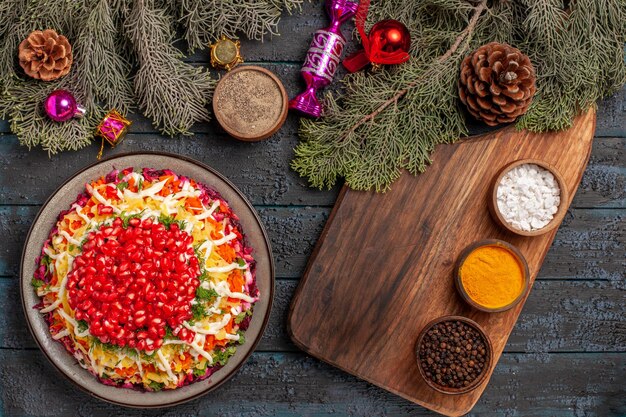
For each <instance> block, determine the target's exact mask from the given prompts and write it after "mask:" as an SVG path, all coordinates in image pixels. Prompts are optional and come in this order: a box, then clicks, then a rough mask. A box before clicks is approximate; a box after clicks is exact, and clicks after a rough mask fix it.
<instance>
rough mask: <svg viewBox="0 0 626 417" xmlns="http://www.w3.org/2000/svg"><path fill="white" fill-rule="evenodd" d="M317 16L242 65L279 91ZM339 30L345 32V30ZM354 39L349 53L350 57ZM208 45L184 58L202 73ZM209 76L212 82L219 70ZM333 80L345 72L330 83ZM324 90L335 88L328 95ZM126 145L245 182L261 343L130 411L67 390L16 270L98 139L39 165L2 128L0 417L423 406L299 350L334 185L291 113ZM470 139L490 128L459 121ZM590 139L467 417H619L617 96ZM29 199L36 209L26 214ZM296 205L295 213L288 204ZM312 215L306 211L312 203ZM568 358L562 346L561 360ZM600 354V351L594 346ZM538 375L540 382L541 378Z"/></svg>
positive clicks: (407, 416)
mask: <svg viewBox="0 0 626 417" xmlns="http://www.w3.org/2000/svg"><path fill="white" fill-rule="evenodd" d="M327 23H328V19H327V16H326V15H325V12H324V10H323V8H322V7H321V6H320V2H306V3H304V5H303V13H302V14H299V13H295V14H294V15H291V16H284V17H283V19H282V21H281V24H280V32H281V33H282V34H283V35H282V36H275V37H268V38H266V39H265V42H264V43H259V42H248V41H244V42H243V47H242V51H243V53H244V55H245V58H246V61H247V62H248V63H255V64H258V65H262V66H265V67H266V68H268V69H270V70H272V71H274V72H275V73H276V74H277V75H278V76H279V77H280V78H281V80H282V81H283V83H284V84H285V87H286V88H287V91H288V93H289V95H290V96H292V97H293V95H295V94H296V93H297V92H299V90H300V89H301V88H302V86H303V85H302V83H301V78H300V75H299V68H300V64H301V61H302V58H303V57H304V55H305V53H306V50H307V48H308V44H309V41H310V37H311V34H312V33H313V32H314V31H315V30H317V29H318V28H320V27H323V26H325V25H326V24H327ZM344 33H346V34H349V31H348V30H347V29H346V30H344ZM354 44H355V42H349V43H348V48H354ZM207 55H208V54H207V52H206V50H204V51H198V52H197V53H196V54H194V55H193V56H191V57H189V58H188V59H187V61H189V62H194V63H196V64H201V65H203V66H205V67H206V66H207V65H206V62H207ZM216 75H217V74H216ZM338 75H339V76H338V77H337V79H339V78H340V77H341V73H340V74H338ZM337 84H338V83H335V84H334V85H333V86H336V85H337ZM131 118H132V119H133V120H134V122H135V123H134V125H133V126H132V128H131V134H130V135H129V136H128V137H127V139H126V140H125V141H124V142H123V143H122V144H121V145H120V147H118V149H115V150H113V151H110V150H109V151H108V152H109V154H116V153H120V152H131V151H142V150H165V151H170V152H176V153H180V154H183V155H186V156H190V157H192V158H195V159H198V160H201V161H203V162H205V163H207V164H209V165H211V166H212V167H214V168H216V169H218V170H219V171H220V172H222V173H224V174H225V175H226V176H228V177H229V179H231V180H233V182H234V183H235V184H236V185H237V186H238V187H240V188H241V189H242V190H243V191H244V192H245V193H246V195H247V196H248V197H249V198H250V200H252V201H253V202H254V203H255V204H256V205H257V209H258V210H259V211H260V212H261V214H262V219H263V222H264V223H265V225H266V227H267V228H268V232H269V234H270V237H271V239H272V245H273V248H274V254H275V258H276V263H277V269H278V275H279V276H281V277H283V278H286V279H283V280H279V281H278V282H277V288H276V300H275V303H274V309H273V311H272V316H271V322H270V325H269V326H268V329H267V332H266V333H265V337H264V338H263V340H262V342H261V345H260V346H259V349H260V350H261V351H262V352H261V353H257V354H255V355H253V357H252V359H251V361H250V362H248V363H247V364H246V365H245V366H244V368H243V369H242V373H240V374H239V375H238V376H236V377H235V379H234V380H233V381H231V382H230V383H229V384H227V385H226V386H224V387H223V388H221V389H220V390H218V391H217V392H215V393H212V394H210V395H207V396H206V397H203V398H201V399H199V400H197V401H193V402H191V403H189V404H185V405H182V406H179V407H176V408H173V409H168V410H152V411H142V410H129V409H125V408H121V407H116V406H111V405H109V404H107V403H104V402H102V401H98V400H96V399H93V398H91V397H89V396H87V395H85V394H84V393H82V392H80V391H78V390H76V388H75V387H74V386H73V385H71V384H70V383H68V382H66V381H65V380H63V379H62V378H61V377H60V376H59V375H58V374H56V373H55V371H54V369H52V367H50V366H49V365H48V364H47V362H46V361H45V359H44V358H43V356H42V355H41V353H40V352H38V351H36V350H32V348H33V347H34V345H33V341H32V339H31V338H30V335H28V333H27V332H26V331H25V329H24V328H23V321H22V320H21V310H20V309H17V312H18V313H17V314H15V312H16V306H17V305H18V303H17V300H16V299H15V297H16V296H17V280H15V279H14V277H13V275H15V266H16V265H17V262H18V261H19V254H20V251H21V248H22V245H23V240H24V235H25V233H26V231H27V228H28V225H30V222H31V221H32V219H33V218H34V216H35V214H36V212H37V210H38V207H37V206H38V205H41V203H42V202H43V201H44V200H45V199H46V198H47V197H48V196H49V195H50V194H51V193H52V191H53V190H54V189H56V187H57V186H58V185H60V184H61V183H62V182H63V181H64V180H65V179H67V178H68V177H69V176H71V175H72V174H73V173H74V172H76V171H77V170H79V169H80V168H82V167H84V166H85V165H87V164H90V163H92V162H94V161H95V159H94V158H95V155H96V154H97V152H98V146H99V144H96V143H94V145H93V146H90V147H88V148H86V149H83V150H81V151H79V152H68V153H65V154H63V155H58V156H54V157H52V158H48V155H47V154H46V153H45V152H42V151H41V150H38V149H35V150H32V151H30V152H29V151H28V149H27V148H25V147H21V146H19V145H18V141H17V138H16V137H15V136H13V135H11V134H10V132H9V128H8V127H9V124H8V122H7V121H0V205H1V206H0V234H1V235H2V239H0V270H1V272H0V275H4V276H5V277H4V278H0V315H2V317H4V319H3V320H0V416H1V417H27V416H28V417H41V416H73V417H78V416H80V417H91V416H96V417H126V416H141V417H143V416H168V417H179V416H181V417H191V416H194V417H195V416H206V417H208V416H212V417H213V416H220V417H256V416H279V417H326V416H328V417H330V416H354V417H364V416H368V417H369V416H372V417H382V416H385V417H423V416H431V417H432V416H434V413H432V412H430V411H428V410H426V409H424V408H422V407H420V406H416V405H414V404H413V403H410V402H409V401H406V400H403V399H402V398H400V397H397V396H395V395H393V394H390V393H388V392H386V391H383V390H381V389H379V388H377V387H375V386H372V385H370V384H368V383H366V382H364V381H362V380H358V379H356V378H354V377H352V376H350V375H348V374H346V373H344V372H341V371H339V370H337V369H336V368H333V367H331V366H328V365H326V364H324V363H321V362H319V361H317V360H315V359H312V358H310V357H309V356H307V355H305V354H302V353H297V352H299V351H298V350H297V348H296V347H295V346H294V345H293V343H291V341H290V340H289V338H288V337H287V335H286V329H285V322H286V320H285V317H286V311H287V309H288V306H289V302H290V301H291V298H292V297H293V294H294V291H295V287H296V286H297V282H298V281H297V279H298V278H299V277H300V276H301V275H302V273H303V271H304V267H305V263H306V260H307V258H308V256H309V255H310V253H311V250H312V248H313V246H314V244H315V240H316V239H317V237H318V236H319V234H320V232H321V230H322V227H323V226H324V223H325V221H326V219H327V217H328V215H329V213H330V208H331V207H332V205H333V204H334V202H335V199H336V197H337V195H338V192H339V188H338V187H335V188H334V189H333V190H330V191H327V190H323V191H319V190H315V189H311V188H309V187H308V186H307V182H306V180H305V179H302V178H299V177H298V176H297V174H295V173H294V172H293V171H291V170H290V168H289V162H290V161H291V158H292V157H293V151H292V149H293V147H294V146H295V145H296V144H297V141H298V139H297V135H296V133H297V128H298V117H296V116H295V115H290V116H289V117H288V120H287V122H286V123H285V125H284V126H283V128H282V129H281V130H280V131H279V132H278V133H277V134H276V135H274V136H273V137H272V138H271V139H269V140H268V141H267V142H263V143H261V144H254V145H250V146H248V145H246V144H239V143H237V142H235V141H233V140H230V139H229V138H228V137H226V135H225V134H223V133H222V132H220V130H219V128H218V127H217V126H216V123H215V122H210V123H202V124H199V125H197V126H195V127H194V131H195V132H197V134H196V135H195V136H192V137H175V138H167V137H161V136H159V134H158V130H157V129H156V128H155V127H154V126H152V123H151V122H150V121H149V120H148V119H146V118H144V117H142V116H141V115H138V114H136V113H135V114H132V115H131ZM468 124H469V128H470V131H471V132H472V133H474V134H475V133H481V132H484V131H487V130H488V129H484V128H483V127H482V126H481V125H480V124H477V123H475V122H473V121H471V120H468ZM595 135H596V139H595V140H594V143H593V152H592V156H591V160H590V163H589V166H588V169H587V171H586V172H585V175H584V177H583V181H582V183H581V185H580V187H579V189H578V192H577V194H576V196H575V198H574V201H573V202H572V206H571V207H572V209H571V210H570V212H569V213H568V215H567V217H566V218H565V220H564V223H563V225H562V226H561V228H560V230H559V232H558V233H557V237H556V239H555V241H554V244H553V246H552V248H551V249H550V252H549V253H548V255H547V257H546V260H545V262H544V264H543V267H542V270H541V272H540V274H539V278H538V279H540V280H542V279H543V280H544V281H538V282H535V285H534V288H533V291H532V293H531V294H530V296H529V298H528V300H527V302H526V304H525V306H524V309H523V311H522V314H521V315H520V317H519V320H518V322H517V325H516V326H515V329H514V330H513V333H512V334H511V336H510V338H509V340H508V342H507V347H506V348H505V352H509V353H505V354H503V356H502V358H501V360H500V362H499V364H498V366H497V367H496V369H495V371H494V374H493V377H492V380H491V383H490V384H489V386H488V388H487V390H486V391H485V393H484V395H483V396H482V398H481V400H480V401H479V403H478V404H477V405H476V407H475V408H474V410H473V412H472V413H471V414H470V415H471V416H475V417H496V416H497V417H503V416H505V417H583V416H584V417H609V416H610V417H622V416H625V415H626V405H625V402H624V400H623V399H624V397H625V395H626V394H625V391H624V387H625V386H626V381H624V374H625V369H624V367H625V363H626V346H625V340H626V328H625V327H626V326H625V324H624V323H625V321H626V303H625V302H624V297H625V293H626V287H625V282H626V281H625V280H624V276H623V271H624V270H625V268H626V265H624V261H623V260H624V259H626V253H625V252H624V251H625V249H624V247H625V245H626V235H625V233H626V231H625V229H626V227H625V225H624V222H625V221H626V210H625V209H626V89H622V90H621V91H620V92H618V93H617V94H616V95H614V96H613V97H610V98H607V99H606V100H604V101H602V102H600V103H598V119H597V126H596V133H595ZM26 206H31V207H26ZM285 206H292V207H285ZM309 206H310V207H309ZM568 352H573V353H568ZM597 352H601V353H597ZM537 381H541V383H537Z"/></svg>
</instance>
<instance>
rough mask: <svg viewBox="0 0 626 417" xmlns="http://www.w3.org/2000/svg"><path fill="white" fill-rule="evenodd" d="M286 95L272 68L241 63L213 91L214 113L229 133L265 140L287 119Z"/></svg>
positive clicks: (236, 136)
mask: <svg viewBox="0 0 626 417" xmlns="http://www.w3.org/2000/svg"><path fill="white" fill-rule="evenodd" d="M288 104H289V98H288V97H287V92H286V91H285V87H284V86H283V84H282V83H281V82H280V80H279V79H278V77H277V76H276V75H275V74H274V73H272V72H271V71H269V70H267V69H265V68H262V67H257V66H253V65H243V66H239V67H237V68H235V69H234V70H232V71H230V72H228V73H227V74H226V75H224V76H223V77H222V79H221V80H220V82H219V83H218V84H217V87H215V92H214V93H213V113H214V114H215V118H216V119H217V121H218V123H219V124H220V126H222V128H223V129H224V130H225V131H226V133H228V134H229V135H230V136H232V137H234V138H235V139H239V140H242V141H245V142H258V141H261V140H263V139H267V138H268V137H270V136H272V135H273V134H274V133H276V132H277V131H278V129H280V128H281V126H282V125H283V123H285V119H287V111H288Z"/></svg>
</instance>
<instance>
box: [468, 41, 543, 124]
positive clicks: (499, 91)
mask: <svg viewBox="0 0 626 417" xmlns="http://www.w3.org/2000/svg"><path fill="white" fill-rule="evenodd" d="M535 79H536V76H535V69H534V68H533V66H532V64H531V63H530V59H529V58H528V57H527V56H526V55H524V54H523V53H522V52H520V50H519V49H516V48H513V47H512V46H509V45H507V44H503V43H497V42H492V43H489V44H487V45H484V46H481V47H480V48H478V49H477V50H475V51H474V52H472V53H471V54H470V55H468V56H467V57H465V59H464V60H463V63H462V64H461V78H460V79H459V96H460V98H461V101H462V102H463V104H465V105H466V106H467V110H468V111H469V112H470V113H471V115H472V116H474V117H475V118H476V119H478V120H482V121H484V122H485V123H486V124H488V125H489V126H496V125H497V124H500V123H509V122H512V121H514V120H515V119H516V118H517V117H518V116H520V115H522V114H524V113H525V112H526V110H527V109H528V106H530V102H531V101H532V98H533V95H534V94H535V91H536V87H535Z"/></svg>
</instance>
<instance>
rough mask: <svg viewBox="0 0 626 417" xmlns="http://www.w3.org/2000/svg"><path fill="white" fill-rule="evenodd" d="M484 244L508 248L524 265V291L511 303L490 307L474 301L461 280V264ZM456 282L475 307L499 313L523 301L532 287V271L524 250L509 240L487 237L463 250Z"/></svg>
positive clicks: (455, 271)
mask: <svg viewBox="0 0 626 417" xmlns="http://www.w3.org/2000/svg"><path fill="white" fill-rule="evenodd" d="M482 246H500V247H502V248H505V249H507V250H508V251H509V252H510V253H511V254H512V255H513V256H515V257H516V258H517V260H518V262H519V263H520V265H521V266H522V273H523V274H524V284H523V287H522V291H521V292H520V294H519V295H518V296H517V297H516V298H515V299H514V300H513V301H512V302H510V303H509V304H507V305H505V306H502V307H499V308H489V307H485V306H483V305H481V304H478V303H477V302H476V301H474V300H473V299H472V298H471V297H470V296H469V294H468V293H467V291H465V287H464V286H463V281H462V280H461V266H462V265H463V262H465V259H467V257H468V256H469V254H470V253H472V252H473V251H474V250H475V249H477V248H480V247H482ZM454 275H455V276H454V282H455V285H456V289H457V291H458V292H459V294H460V295H461V297H462V298H463V299H464V300H465V301H466V302H467V303H468V304H469V305H471V306H472V307H474V308H475V309H477V310H480V311H484V312H486V313H499V312H501V311H506V310H510V309H512V308H513V307H515V306H516V305H517V304H518V303H519V302H520V301H522V299H523V298H524V296H525V295H526V293H527V292H528V289H529V287H530V285H529V284H530V273H529V271H528V263H527V262H526V259H525V258H524V255H522V252H520V250H519V249H517V248H516V247H515V246H513V245H511V244H510V243H508V242H505V241H503V240H499V239H486V240H481V241H478V242H474V243H472V244H471V245H469V246H468V247H466V248H465V249H464V250H463V252H461V255H460V256H459V259H458V260H457V262H456V266H455V268H454Z"/></svg>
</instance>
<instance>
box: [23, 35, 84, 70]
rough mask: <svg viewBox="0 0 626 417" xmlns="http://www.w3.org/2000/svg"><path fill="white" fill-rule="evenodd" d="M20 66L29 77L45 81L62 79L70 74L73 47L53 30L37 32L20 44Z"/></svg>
mask: <svg viewBox="0 0 626 417" xmlns="http://www.w3.org/2000/svg"><path fill="white" fill-rule="evenodd" d="M19 60H20V65H21V66H22V68H23V69H24V72H25V73H26V74H27V75H30V76H31V77H33V78H36V79H41V80H43V81H52V80H56V79H57V78H61V77H63V76H64V75H66V74H67V73H68V72H70V67H71V66H72V61H73V59H72V46H71V45H70V43H69V42H68V41H67V38H66V37H65V36H63V35H59V34H58V33H56V32H55V31H54V30H52V29H46V30H44V31H43V32H42V31H40V30H36V31H34V32H32V33H31V34H30V35H28V37H27V38H26V39H24V40H23V41H22V43H20V47H19Z"/></svg>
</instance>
